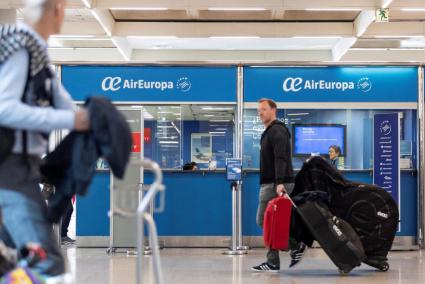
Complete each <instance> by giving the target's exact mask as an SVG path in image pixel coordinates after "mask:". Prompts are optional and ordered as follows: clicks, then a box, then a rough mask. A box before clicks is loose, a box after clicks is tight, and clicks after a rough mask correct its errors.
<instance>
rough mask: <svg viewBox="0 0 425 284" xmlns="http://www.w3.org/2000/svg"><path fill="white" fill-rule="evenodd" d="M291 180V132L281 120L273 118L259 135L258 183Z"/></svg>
mask: <svg viewBox="0 0 425 284" xmlns="http://www.w3.org/2000/svg"><path fill="white" fill-rule="evenodd" d="M292 182H294V173H293V169H292V160H291V134H290V133H289V131H288V129H287V128H286V126H285V124H284V123H283V122H280V121H278V120H275V121H273V122H272V123H271V124H270V125H269V126H268V127H267V128H266V130H265V131H264V132H263V135H261V150H260V184H265V183H275V184H283V183H292Z"/></svg>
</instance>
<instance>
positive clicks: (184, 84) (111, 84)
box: [102, 77, 192, 92]
mask: <svg viewBox="0 0 425 284" xmlns="http://www.w3.org/2000/svg"><path fill="white" fill-rule="evenodd" d="M191 86H192V84H191V83H190V80H189V78H187V77H181V78H179V79H178V80H177V81H176V82H172V81H149V80H143V79H123V78H121V77H106V78H105V79H103V81H102V90H103V91H105V92H106V91H112V92H117V91H119V90H124V89H139V90H140V89H155V90H161V91H167V90H173V89H174V88H175V87H176V88H177V89H178V90H180V91H181V92H188V91H189V90H190V87H191Z"/></svg>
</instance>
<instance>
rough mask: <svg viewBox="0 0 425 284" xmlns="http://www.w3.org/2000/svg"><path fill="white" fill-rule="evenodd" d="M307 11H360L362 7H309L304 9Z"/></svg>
mask: <svg viewBox="0 0 425 284" xmlns="http://www.w3.org/2000/svg"><path fill="white" fill-rule="evenodd" d="M304 10H305V11H318V12H320V11H323V12H334V11H337V12H358V11H361V10H362V9H360V8H307V9H304Z"/></svg>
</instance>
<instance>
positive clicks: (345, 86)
mask: <svg viewBox="0 0 425 284" xmlns="http://www.w3.org/2000/svg"><path fill="white" fill-rule="evenodd" d="M357 88H358V89H359V90H361V91H362V92H365V93H366V92H369V91H370V90H371V89H372V82H371V81H370V80H369V78H367V77H363V78H361V79H360V80H359V81H358V82H357ZM282 89H283V91H284V92H286V93H289V92H293V93H297V92H299V91H302V90H339V91H342V92H344V91H347V90H355V89H356V84H355V82H352V81H326V80H305V79H303V78H301V77H288V78H286V79H285V80H284V81H283V84H282Z"/></svg>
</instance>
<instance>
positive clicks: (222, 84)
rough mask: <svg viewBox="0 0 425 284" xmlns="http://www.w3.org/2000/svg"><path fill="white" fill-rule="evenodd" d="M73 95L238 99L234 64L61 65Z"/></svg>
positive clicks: (144, 99) (116, 98)
mask: <svg viewBox="0 0 425 284" xmlns="http://www.w3.org/2000/svg"><path fill="white" fill-rule="evenodd" d="M62 82H63V85H64V86H65V88H66V89H67V90H68V92H69V93H70V94H71V96H72V98H73V99H74V100H77V101H83V100H85V99H86V98H87V97H89V96H93V95H104V96H106V97H108V98H110V99H111V100H113V101H123V102H125V101H131V102H133V101H135V102H139V101H140V102H232V103H235V102H236V85H237V72H236V68H235V67H211V68H206V67H140V66H62Z"/></svg>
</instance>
